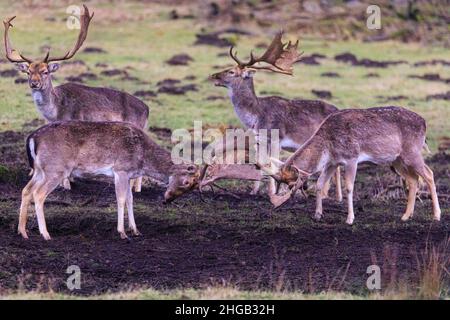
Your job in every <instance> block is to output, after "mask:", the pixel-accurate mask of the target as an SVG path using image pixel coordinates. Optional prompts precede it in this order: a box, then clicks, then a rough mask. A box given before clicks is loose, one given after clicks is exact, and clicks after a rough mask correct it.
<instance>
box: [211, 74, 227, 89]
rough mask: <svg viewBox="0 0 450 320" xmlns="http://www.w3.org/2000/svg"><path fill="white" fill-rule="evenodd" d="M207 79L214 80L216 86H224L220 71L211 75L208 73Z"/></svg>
mask: <svg viewBox="0 0 450 320" xmlns="http://www.w3.org/2000/svg"><path fill="white" fill-rule="evenodd" d="M208 79H209V80H210V81H212V82H214V85H215V86H218V87H224V86H225V83H224V80H223V79H222V74H221V73H220V72H219V73H213V74H212V75H210V76H209V77H208Z"/></svg>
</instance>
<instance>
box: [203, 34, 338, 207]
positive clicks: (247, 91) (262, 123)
mask: <svg viewBox="0 0 450 320" xmlns="http://www.w3.org/2000/svg"><path fill="white" fill-rule="evenodd" d="M282 36H283V32H282V31H281V32H279V33H278V34H277V35H276V36H275V37H274V39H273V40H272V42H271V44H270V45H269V47H268V48H267V50H266V51H265V52H264V53H263V54H262V55H261V56H260V57H258V58H255V56H254V55H253V53H251V54H250V60H249V61H248V62H242V61H241V60H239V59H238V58H237V56H236V54H234V53H233V47H231V48H230V52H229V54H230V56H231V58H232V59H233V60H234V61H235V62H236V63H237V65H236V66H235V67H232V68H230V69H226V70H224V71H221V72H219V73H215V74H213V75H211V76H210V79H211V81H213V82H214V84H215V85H216V86H222V87H226V88H228V93H229V95H230V98H231V102H232V103H233V106H234V110H235V112H236V114H237V116H238V117H239V119H240V120H241V122H242V124H243V125H244V126H245V127H246V128H252V129H255V130H258V129H268V130H270V129H278V130H279V137H280V146H281V148H283V149H285V150H288V151H292V152H293V151H295V150H296V149H297V148H299V147H300V146H301V145H302V144H303V143H305V141H306V140H307V139H308V138H309V137H310V136H311V135H312V134H313V133H314V131H315V130H316V129H317V128H318V126H319V124H320V123H321V122H322V121H323V120H324V119H325V117H327V116H328V115H329V114H331V113H333V112H336V111H337V110H338V109H337V108H336V107H335V106H333V105H331V104H329V103H326V102H323V101H318V100H298V99H295V100H289V99H285V98H282V97H278V96H269V97H258V96H256V94H255V89H254V86H253V75H254V73H255V71H256V70H268V71H271V72H276V73H282V74H287V75H292V74H293V64H294V63H295V62H297V61H299V59H300V56H301V53H299V52H298V41H297V42H296V43H295V44H292V43H291V42H289V43H287V44H286V43H282V41H281V39H282ZM257 63H265V64H267V65H268V66H256V64H257ZM327 185H328V184H327ZM254 190H255V192H256V191H257V190H258V183H257V184H256V185H255V189H254ZM325 192H326V193H328V191H327V190H325ZM336 199H337V200H338V201H342V192H341V186H340V173H339V169H338V170H337V171H336Z"/></svg>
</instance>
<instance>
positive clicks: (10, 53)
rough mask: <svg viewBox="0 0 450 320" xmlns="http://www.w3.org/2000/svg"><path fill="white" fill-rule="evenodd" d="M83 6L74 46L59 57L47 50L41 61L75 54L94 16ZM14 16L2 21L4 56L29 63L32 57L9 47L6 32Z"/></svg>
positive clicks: (60, 59)
mask: <svg viewBox="0 0 450 320" xmlns="http://www.w3.org/2000/svg"><path fill="white" fill-rule="evenodd" d="M83 7H84V12H83V15H82V16H81V17H80V23H81V26H80V33H79V34H78V40H77V42H76V43H75V46H74V47H73V48H72V49H71V50H69V51H68V52H67V53H66V54H65V55H64V56H60V57H50V51H48V52H47V54H46V55H45V57H44V59H43V60H42V61H43V62H51V61H62V60H68V59H70V58H72V57H73V56H74V55H75V53H76V52H77V51H78V49H80V47H81V46H82V45H83V42H84V40H86V37H87V33H88V28H89V23H90V22H91V20H92V18H93V17H94V13H92V15H90V14H89V9H88V8H87V7H86V5H83ZM15 17H16V16H14V17H11V18H9V19H8V20H6V21H3V25H4V27H5V32H4V35H3V40H4V44H5V51H6V58H7V59H8V60H9V61H10V62H15V63H21V62H27V63H31V62H33V59H29V58H27V57H25V56H23V55H22V54H21V53H19V52H18V51H17V50H15V49H13V48H12V47H11V42H10V41H9V35H8V32H9V28H10V27H12V26H13V25H12V24H11V21H12V20H14V18H15Z"/></svg>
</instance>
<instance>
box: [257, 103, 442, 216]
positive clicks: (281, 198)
mask: <svg viewBox="0 0 450 320" xmlns="http://www.w3.org/2000/svg"><path fill="white" fill-rule="evenodd" d="M425 133H426V123H425V120H424V119H423V118H422V117H421V116H419V115H418V114H416V113H414V112H412V111H409V110H407V109H404V108H401V107H379V108H370V109H365V110H364V109H348V110H344V111H339V112H336V113H333V114H331V115H330V116H328V117H327V118H326V119H325V120H324V122H323V123H322V125H321V126H320V127H319V129H317V131H316V133H315V134H314V135H313V136H312V137H311V138H310V139H309V140H308V141H307V142H306V143H305V144H304V145H303V146H301V147H300V148H299V149H298V150H297V151H296V152H295V153H294V154H293V155H292V156H291V157H289V159H288V160H287V161H286V162H285V163H284V164H283V165H281V166H280V167H279V169H277V170H268V169H265V168H264V166H263V167H262V168H263V170H265V171H267V172H268V173H269V174H270V175H271V176H272V177H274V178H275V179H276V180H278V181H280V182H284V183H286V184H288V186H289V188H290V191H289V192H288V193H286V194H284V195H274V197H272V198H271V199H272V200H273V201H272V203H273V204H274V205H275V206H280V205H281V204H283V203H284V202H285V201H286V200H287V199H289V197H290V196H291V195H292V194H293V193H294V192H295V191H296V190H297V189H298V188H299V187H300V186H301V185H302V183H303V181H304V180H305V179H307V178H308V177H309V176H310V175H312V174H315V173H320V176H319V178H318V180H317V190H316V192H317V198H316V201H317V203H316V211H315V215H314V217H315V219H320V218H321V217H322V194H323V193H322V192H321V190H322V189H323V188H324V185H325V183H326V181H328V179H329V177H330V176H331V175H332V174H333V172H334V171H335V170H336V168H337V167H338V166H339V165H342V166H344V169H345V175H344V178H345V186H346V189H347V201H348V216H347V221H346V222H347V223H348V224H352V223H353V220H354V212H353V187H354V182H355V176H356V170H357V167H358V163H360V162H364V161H369V162H372V163H375V164H380V165H381V164H388V165H391V166H392V167H393V168H394V169H395V171H396V172H397V173H398V174H400V175H401V176H402V177H403V178H404V179H405V180H406V183H407V185H408V188H409V194H408V204H407V206H406V211H405V213H404V214H403V216H402V220H403V221H406V220H408V219H409V218H410V217H411V216H412V214H413V212H414V204H415V201H416V193H417V189H418V181H419V177H421V178H422V179H423V180H424V181H425V182H426V183H427V185H428V188H429V190H430V194H431V199H432V202H433V213H434V219H435V220H438V221H439V220H440V217H441V209H440V207H439V202H438V197H437V193H436V186H435V183H434V178H433V172H432V171H431V169H430V168H429V167H428V166H427V165H426V164H425V162H424V160H423V157H422V154H421V150H422V149H423V148H426V144H425Z"/></svg>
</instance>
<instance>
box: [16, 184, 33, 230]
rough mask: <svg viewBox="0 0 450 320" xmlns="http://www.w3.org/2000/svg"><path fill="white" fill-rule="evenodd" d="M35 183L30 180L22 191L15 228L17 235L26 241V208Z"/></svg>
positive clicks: (28, 205)
mask: <svg viewBox="0 0 450 320" xmlns="http://www.w3.org/2000/svg"><path fill="white" fill-rule="evenodd" d="M34 184H35V181H34V180H33V179H31V180H30V181H29V182H28V183H27V185H26V186H25V188H23V190H22V202H21V204H20V214H19V226H18V227H17V233H19V234H20V235H21V236H22V237H23V238H24V239H28V235H27V218H28V208H29V207H30V203H31V199H32V198H33V192H32V189H33V186H34Z"/></svg>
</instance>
